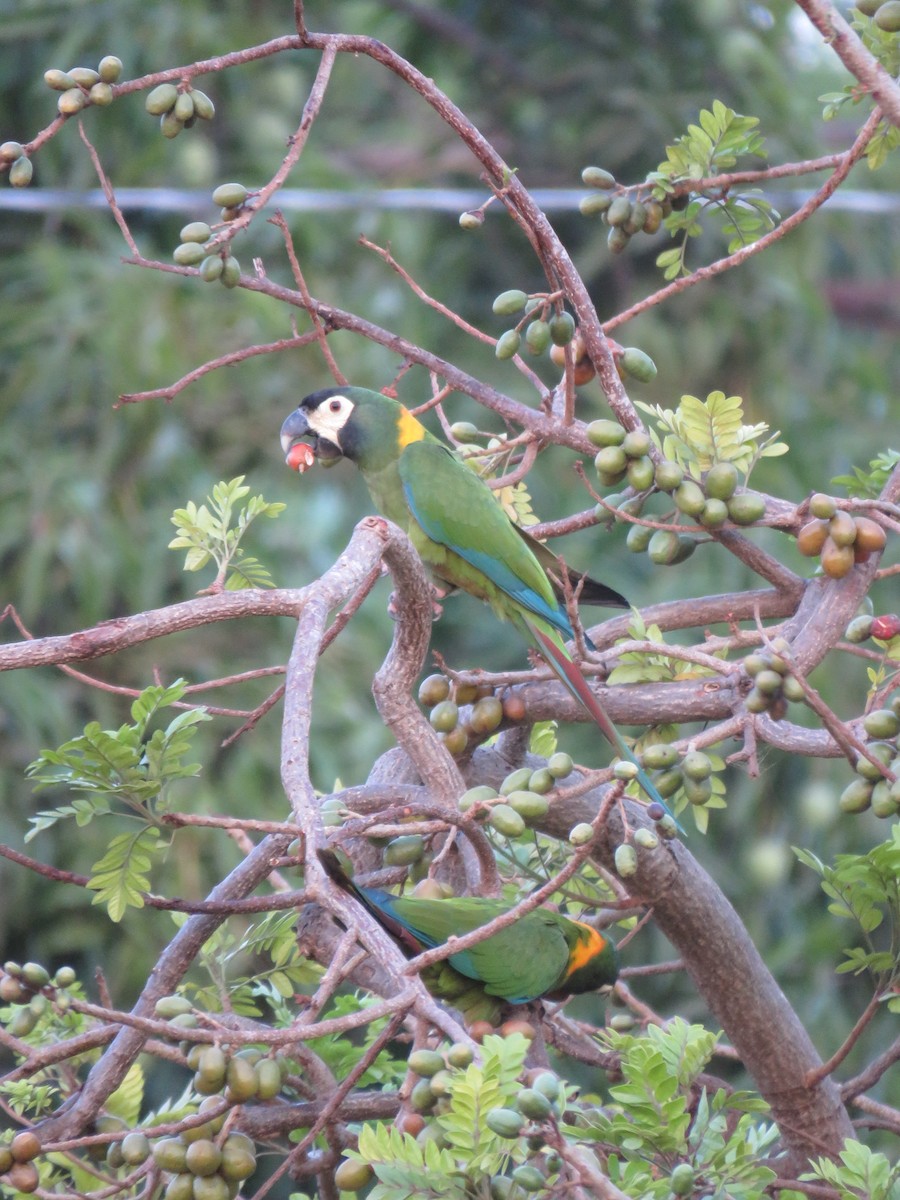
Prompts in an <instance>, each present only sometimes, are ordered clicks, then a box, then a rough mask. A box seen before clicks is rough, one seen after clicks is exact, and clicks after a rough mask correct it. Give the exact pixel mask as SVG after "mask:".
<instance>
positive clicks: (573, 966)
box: [566, 921, 609, 979]
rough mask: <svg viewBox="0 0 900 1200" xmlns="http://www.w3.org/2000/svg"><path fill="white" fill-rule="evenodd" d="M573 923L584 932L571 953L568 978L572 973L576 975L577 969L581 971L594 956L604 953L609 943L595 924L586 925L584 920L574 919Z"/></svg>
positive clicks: (567, 972)
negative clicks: (595, 927)
mask: <svg viewBox="0 0 900 1200" xmlns="http://www.w3.org/2000/svg"><path fill="white" fill-rule="evenodd" d="M572 924H573V925H577V926H578V928H579V929H580V930H583V933H582V935H581V937H580V938H579V939H578V944H577V946H573V947H572V949H571V951H570V953H569V969H568V970H567V971H566V979H568V978H569V976H570V975H574V974H575V972H576V971H580V970H581V968H582V967H584V966H587V964H588V963H589V962H590V961H591V959H592V958H596V956H597V955H598V954H602V953H603V951H604V950H605V949H606V947H607V946H608V945H609V942H608V941H607V940H606V938H605V937H604V936H603V934H602V933H598V932H597V930H596V929H594V927H593V925H586V924H585V923H584V921H573V922H572Z"/></svg>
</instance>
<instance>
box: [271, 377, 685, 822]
mask: <svg viewBox="0 0 900 1200" xmlns="http://www.w3.org/2000/svg"><path fill="white" fill-rule="evenodd" d="M281 444H282V448H283V449H284V452H285V455H286V456H287V461H288V464H289V465H290V466H291V467H293V468H294V469H295V470H300V471H303V470H305V469H306V468H307V467H308V466H311V465H312V462H313V461H314V459H318V460H319V461H320V462H323V463H327V464H331V463H334V462H336V461H337V460H338V459H340V458H348V459H350V461H351V462H353V463H355V464H356V466H357V467H358V468H359V470H360V471H361V472H362V475H363V478H364V479H365V481H366V484H367V485H368V488H369V492H370V493H371V495H372V499H373V500H374V502H375V505H376V506H377V508H378V509H379V511H380V512H381V513H382V514H383V515H384V516H386V517H387V518H388V519H389V520H391V521H393V522H394V523H395V524H396V525H399V526H400V528H401V529H403V530H404V531H405V532H406V534H407V535H408V537H409V539H410V541H411V542H412V544H413V546H414V547H415V548H416V550H417V551H418V553H419V556H420V557H421V559H422V561H423V562H424V563H425V564H426V566H427V567H428V568H429V570H430V571H431V573H432V575H433V576H434V577H435V578H436V579H437V580H438V581H440V584H441V585H443V586H444V587H445V588H446V587H448V586H449V588H461V589H462V590H463V591H465V592H469V593H470V595H473V596H477V597H478V598H479V599H481V600H486V601H487V602H488V603H489V604H490V606H491V608H492V609H493V610H494V612H495V613H496V614H497V616H498V617H500V618H501V619H503V620H506V621H511V622H512V624H513V625H515V626H516V628H517V629H518V630H519V632H520V633H521V634H522V636H523V637H524V638H525V640H526V641H527V642H528V644H529V645H531V646H533V647H534V648H535V649H536V650H537V651H538V652H539V654H540V655H541V657H542V658H544V659H545V661H546V662H547V663H548V665H549V666H550V667H551V668H552V669H553V671H554V673H555V674H556V675H557V677H558V678H559V679H560V681H561V682H562V683H563V684H564V685H565V686H566V688H567V689H568V690H569V691H570V692H571V694H572V695H573V696H574V697H575V698H576V699H577V700H578V701H579V702H580V703H581V704H582V705H583V706H584V708H585V709H586V710H587V711H588V713H589V714H590V715H591V717H592V718H593V720H594V721H595V722H596V724H597V725H598V727H599V728H600V730H601V731H602V732H603V734H604V735H605V736H606V738H608V740H609V741H610V742H611V743H612V744H613V746H615V747H616V749H617V750H618V752H619V753H620V754H621V755H623V756H624V757H625V758H627V759H629V760H630V761H631V762H632V763H634V764H635V765H636V766H638V768H639V769H638V774H637V779H638V782H639V783H640V785H641V787H642V788H643V790H644V792H645V793H646V794H647V796H648V797H649V798H650V801H651V803H652V804H654V805H659V806H660V807H661V809H662V812H665V813H668V812H669V809H668V807H667V806H666V804H665V803H664V801H663V799H662V797H661V796H660V795H659V793H658V792H657V790H656V788H655V787H654V786H653V784H652V783H651V781H650V779H649V778H648V777H647V774H646V772H645V771H644V770H643V769H642V768H640V766H639V764H637V763H636V760H635V758H634V755H633V754H632V753H631V750H630V749H629V747H628V746H627V745H626V743H625V742H624V740H623V738H622V736H621V734H620V733H619V731H618V730H617V729H616V727H615V726H614V725H613V723H612V722H611V721H610V719H609V717H608V716H607V715H606V713H605V712H604V710H603V708H602V707H601V705H600V703H599V701H598V700H597V697H596V696H595V695H594V693H593V692H592V691H591V689H590V687H589V686H588V683H587V680H586V679H585V677H584V675H583V674H582V673H581V671H580V670H579V668H578V666H577V665H576V664H575V662H573V660H572V658H571V656H570V654H569V652H568V651H567V649H566V646H565V642H564V640H563V639H564V638H565V639H571V638H573V637H574V631H573V629H572V625H571V622H570V620H569V617H568V614H567V612H566V607H565V597H564V592H563V589H562V587H561V585H559V584H556V583H554V581H553V579H552V578H551V575H556V576H557V577H559V576H562V575H563V574H564V573H567V574H568V576H569V579H570V581H571V582H573V583H575V584H577V583H579V581H580V576H579V575H577V573H575V572H569V571H568V570H567V569H565V568H563V566H562V564H561V563H560V561H559V559H557V557H556V555H555V554H553V552H552V551H551V550H549V549H548V548H547V547H546V546H544V545H543V544H542V543H541V542H538V541H537V540H536V539H535V538H532V537H531V536H529V534H527V533H526V532H525V531H524V530H523V529H521V528H520V527H519V526H518V525H516V524H515V523H514V522H512V521H511V520H510V519H509V517H507V515H506V513H505V512H504V511H503V509H502V508H501V507H500V505H499V504H498V503H497V500H496V498H495V496H494V493H493V492H492V491H491V489H490V488H489V487H488V485H487V484H486V483H485V481H484V480H483V479H481V478H480V476H478V475H477V474H476V473H475V472H474V471H472V470H471V469H470V468H469V467H467V466H466V465H465V464H464V463H462V462H461V461H460V460H459V459H458V458H457V457H456V456H455V455H454V454H453V453H452V452H451V451H450V450H449V448H448V447H447V446H445V445H444V444H443V443H442V442H440V441H438V439H437V438H435V437H434V436H433V435H432V434H430V433H429V432H428V430H427V429H426V428H425V426H424V425H423V424H422V422H421V421H419V420H418V419H417V418H416V417H414V416H413V414H412V413H411V412H409V410H408V409H406V408H404V406H403V405H402V404H400V403H399V402H398V401H397V400H392V399H391V398H390V397H388V396H383V395H382V394H381V393H380V392H373V391H370V390H369V389H368V388H359V387H330V388H324V389H323V390H322V391H318V392H313V393H312V394H311V395H309V396H307V397H306V398H305V399H304V400H303V401H301V403H300V405H299V407H298V408H296V409H295V410H294V411H293V412H292V413H291V414H290V416H289V417H287V419H286V420H285V422H284V424H283V425H282V427H281ZM548 572H551V575H548ZM579 598H580V599H581V600H582V601H585V602H587V603H590V604H605V605H609V606H611V607H618V608H627V607H628V601H627V600H626V599H625V597H624V596H622V595H620V594H619V593H618V592H616V591H614V590H613V589H612V588H609V587H607V586H606V585H605V584H602V583H598V582H596V581H595V580H591V579H587V578H586V579H585V580H584V582H583V584H582V587H581V591H580V595H579ZM662 812H660V813H659V815H660V816H662ZM679 828H680V826H679Z"/></svg>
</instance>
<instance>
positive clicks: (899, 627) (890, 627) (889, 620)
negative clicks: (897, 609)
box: [872, 613, 900, 642]
mask: <svg viewBox="0 0 900 1200" xmlns="http://www.w3.org/2000/svg"><path fill="white" fill-rule="evenodd" d="M898 633H900V617H898V616H897V614H896V613H885V615H884V616H883V617H875V619H874V620H873V621H872V637H874V638H878V640H879V641H880V642H889V641H890V640H891V638H895V637H896V636H897V634H898Z"/></svg>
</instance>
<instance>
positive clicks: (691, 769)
mask: <svg viewBox="0 0 900 1200" xmlns="http://www.w3.org/2000/svg"><path fill="white" fill-rule="evenodd" d="M681 769H682V771H683V772H684V774H685V776H686V777H687V778H688V779H694V780H700V779H707V778H708V777H709V776H710V775H711V774H712V763H711V762H710V760H709V755H707V754H704V753H703V752H702V751H700V750H691V751H689V752H688V753H687V754H686V755H685V756H684V758H683V759H682V760H681Z"/></svg>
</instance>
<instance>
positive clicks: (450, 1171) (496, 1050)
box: [347, 1033, 528, 1200]
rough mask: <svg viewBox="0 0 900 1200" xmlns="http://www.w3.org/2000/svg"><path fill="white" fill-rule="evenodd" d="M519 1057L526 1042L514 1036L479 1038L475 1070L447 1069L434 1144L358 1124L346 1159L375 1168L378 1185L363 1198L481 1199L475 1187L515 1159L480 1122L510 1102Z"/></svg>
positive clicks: (520, 1152) (514, 1151) (517, 1154)
mask: <svg viewBox="0 0 900 1200" xmlns="http://www.w3.org/2000/svg"><path fill="white" fill-rule="evenodd" d="M527 1052H528V1042H527V1040H526V1039H525V1038H524V1037H523V1036H522V1035H521V1034H520V1033H515V1034H512V1035H511V1036H510V1037H506V1038H502V1037H499V1036H497V1035H490V1036H488V1037H486V1038H485V1039H484V1045H483V1059H482V1063H481V1065H477V1064H475V1063H472V1064H470V1065H469V1066H468V1067H466V1068H457V1069H451V1071H450V1080H449V1085H448V1094H449V1105H448V1108H447V1110H446V1111H445V1112H443V1113H441V1114H440V1115H439V1116H438V1117H437V1118H436V1124H437V1126H438V1128H439V1130H440V1134H441V1138H440V1142H441V1144H440V1145H439V1144H438V1143H437V1142H436V1141H435V1140H434V1139H424V1140H423V1141H422V1142H419V1141H417V1140H416V1139H415V1138H414V1137H412V1136H411V1135H410V1134H408V1133H401V1132H400V1130H398V1129H397V1128H396V1127H395V1126H393V1125H384V1124H374V1123H373V1124H367V1125H364V1126H363V1128H362V1130H361V1131H360V1135H359V1149H358V1150H356V1151H352V1150H351V1151H348V1152H347V1154H348V1157H350V1158H353V1159H356V1161H358V1162H365V1163H368V1164H369V1165H370V1166H371V1167H372V1168H373V1170H374V1171H375V1175H376V1177H377V1179H378V1183H377V1184H376V1185H375V1187H374V1188H373V1189H372V1191H371V1192H370V1193H369V1200H410V1198H411V1197H413V1196H415V1197H423V1198H429V1200H430V1198H432V1197H434V1198H435V1200H437V1198H438V1197H445V1198H446V1200H466V1198H468V1197H471V1196H472V1195H481V1194H482V1192H480V1191H478V1190H477V1189H478V1188H479V1185H481V1184H482V1183H484V1182H486V1181H487V1180H488V1179H489V1178H490V1176H491V1175H493V1174H494V1173H496V1172H497V1171H500V1170H502V1169H503V1168H504V1167H505V1165H506V1164H507V1162H508V1161H509V1160H510V1159H513V1160H515V1161H518V1162H521V1161H523V1160H524V1158H525V1149H524V1144H520V1142H519V1141H516V1140H512V1139H509V1138H502V1137H500V1136H499V1135H498V1134H496V1133H494V1132H493V1130H492V1129H491V1128H490V1127H489V1126H488V1125H487V1123H486V1121H485V1117H486V1116H487V1114H488V1113H489V1112H490V1111H491V1110H492V1109H495V1108H502V1107H505V1106H506V1105H508V1104H510V1103H511V1101H512V1100H513V1098H514V1097H515V1095H516V1093H517V1092H518V1091H519V1089H520V1087H521V1085H520V1084H519V1083H518V1076H519V1075H520V1074H521V1072H522V1069H523V1067H524V1064H525V1055H526V1054H527Z"/></svg>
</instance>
